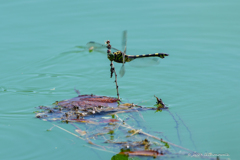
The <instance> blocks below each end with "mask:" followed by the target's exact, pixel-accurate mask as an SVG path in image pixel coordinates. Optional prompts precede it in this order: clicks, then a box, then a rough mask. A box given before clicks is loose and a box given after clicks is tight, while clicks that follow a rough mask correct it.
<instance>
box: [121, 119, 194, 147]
mask: <svg viewBox="0 0 240 160" xmlns="http://www.w3.org/2000/svg"><path fill="white" fill-rule="evenodd" d="M116 117H117V118H118V116H117V115H116ZM119 125H120V126H122V127H125V128H129V129H134V128H132V127H131V126H129V125H128V124H126V123H125V125H123V124H119ZM138 131H139V132H138V133H142V134H144V135H146V136H149V137H152V138H154V139H157V140H159V141H161V142H165V143H168V144H170V145H172V146H175V147H178V148H181V149H183V150H186V151H189V152H194V151H192V150H190V149H187V148H184V147H181V146H178V145H176V144H174V143H171V142H167V141H164V140H163V139H161V138H158V137H155V136H153V135H150V134H148V133H145V132H143V131H142V130H138Z"/></svg>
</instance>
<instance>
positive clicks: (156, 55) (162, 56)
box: [128, 53, 168, 59]
mask: <svg viewBox="0 0 240 160" xmlns="http://www.w3.org/2000/svg"><path fill="white" fill-rule="evenodd" d="M165 56H168V54H166V53H154V54H142V55H128V58H130V59H135V58H143V57H160V58H164V57H165Z"/></svg>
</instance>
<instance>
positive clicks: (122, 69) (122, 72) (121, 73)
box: [119, 65, 125, 77]
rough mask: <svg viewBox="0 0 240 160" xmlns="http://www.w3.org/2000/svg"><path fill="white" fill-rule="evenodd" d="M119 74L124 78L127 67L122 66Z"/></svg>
mask: <svg viewBox="0 0 240 160" xmlns="http://www.w3.org/2000/svg"><path fill="white" fill-rule="evenodd" d="M119 74H120V77H123V76H124V74H125V66H124V65H122V67H121V69H120V71H119Z"/></svg>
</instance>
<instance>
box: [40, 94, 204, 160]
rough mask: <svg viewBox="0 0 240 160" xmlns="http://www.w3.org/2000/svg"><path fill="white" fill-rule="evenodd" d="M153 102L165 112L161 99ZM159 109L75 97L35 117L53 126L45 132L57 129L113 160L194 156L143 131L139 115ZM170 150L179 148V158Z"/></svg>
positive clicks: (86, 96)
mask: <svg viewBox="0 0 240 160" xmlns="http://www.w3.org/2000/svg"><path fill="white" fill-rule="evenodd" d="M155 97H156V96H155ZM156 99H157V105H158V107H159V106H161V107H160V108H161V110H168V108H167V107H166V106H165V105H164V103H163V102H162V100H161V99H159V98H158V97H156ZM158 107H157V108H156V107H143V106H139V105H134V104H131V103H120V102H119V100H118V99H117V98H113V97H106V96H96V95H92V94H91V95H78V96H77V97H75V98H72V99H69V100H63V101H58V102H57V103H54V104H53V105H52V106H51V107H48V106H39V107H38V109H40V111H39V112H36V117H37V118H39V119H42V120H44V121H49V122H52V123H53V127H52V128H50V129H48V130H47V131H51V130H52V129H53V128H54V127H57V128H59V129H61V130H63V131H65V132H67V133H69V134H71V135H73V136H75V137H77V138H80V139H81V140H83V141H85V142H86V144H85V145H87V144H88V145H92V146H93V147H91V148H94V149H97V150H101V151H105V152H111V153H114V156H113V157H112V160H113V159H119V160H124V159H128V158H130V157H131V158H135V159H136V157H138V158H137V159H139V158H140V157H153V158H158V157H162V156H169V155H171V156H172V157H174V156H176V157H177V156H180V155H181V156H187V155H188V154H189V153H194V152H193V151H192V150H189V149H187V148H184V147H182V146H178V145H176V144H174V143H171V142H168V141H166V140H164V139H163V138H159V137H157V136H154V135H152V134H150V133H147V132H146V131H143V129H142V128H144V127H141V119H142V117H141V116H140V115H141V113H140V111H147V110H150V111H151V110H152V111H153V112H154V111H156V110H158V109H159V108H158ZM63 123H67V124H68V125H72V126H73V128H74V129H73V131H69V130H66V129H64V128H63V126H64V124H63ZM136 123H139V124H140V128H136V127H135V126H136ZM60 125H61V127H60ZM138 126H139V125H138ZM73 132H75V133H73ZM104 144H108V145H104ZM172 147H176V148H179V150H181V154H180V153H179V152H177V151H175V150H174V149H173V148H172ZM203 158H204V157H203Z"/></svg>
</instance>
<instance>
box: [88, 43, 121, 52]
mask: <svg viewBox="0 0 240 160" xmlns="http://www.w3.org/2000/svg"><path fill="white" fill-rule="evenodd" d="M87 48H88V51H89V52H92V51H96V52H100V53H107V50H108V48H107V44H101V43H98V42H94V41H90V42H88V43H87ZM111 51H112V52H117V51H119V50H118V49H116V48H113V47H111Z"/></svg>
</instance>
